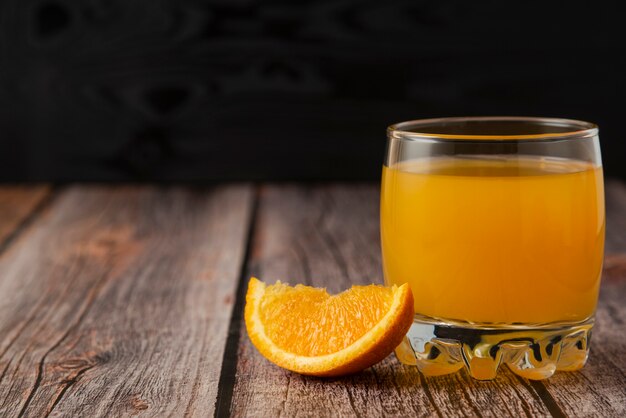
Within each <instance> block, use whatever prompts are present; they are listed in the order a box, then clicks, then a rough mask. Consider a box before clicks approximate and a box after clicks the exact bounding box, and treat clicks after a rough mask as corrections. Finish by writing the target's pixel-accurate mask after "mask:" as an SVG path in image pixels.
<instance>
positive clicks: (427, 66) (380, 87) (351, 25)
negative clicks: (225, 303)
mask: <svg viewBox="0 0 626 418" xmlns="http://www.w3.org/2000/svg"><path fill="white" fill-rule="evenodd" d="M615 6H617V2H589V1H581V0H576V1H571V2H532V1H531V2H527V1H525V2H522V1H515V2H497V1H489V2H467V1H465V2H463V1H459V2H453V1H449V0H445V1H434V0H431V1H423V0H418V1H414V0H411V1H383V2H381V1H379V0H372V1H360V0H327V1H325V0H309V1H298V2H294V1H278V0H272V1H258V0H221V1H192V0H186V1H174V0H172V1H164V0H160V1H157V0H132V1H131V0H80V1H79V0H76V1H71V0H36V1H33V0H3V1H0V146H1V148H0V181H41V180H46V181H55V182H63V181H77V180H83V181H128V180H132V181H148V180H150V181H152V180H155V181H161V180H162V181H199V182H205V181H213V180H237V179H252V180H284V179H292V180H308V179H311V180H324V179H377V178H378V176H379V172H380V164H381V162H382V158H383V155H382V154H383V151H384V135H385V127H386V126H387V125H388V124H390V123H393V122H397V121H400V120H406V119H414V118H421V117H429V116H452V115H478V114H498V115H540V116H556V117H571V118H580V119H586V120H590V121H593V122H596V123H598V124H599V125H600V126H601V141H602V150H603V157H604V161H605V167H606V171H607V174H608V175H609V176H621V177H626V165H624V164H623V163H622V160H623V159H624V157H625V156H626V148H625V145H624V144H625V143H626V138H625V137H624V136H623V135H621V131H622V127H621V126H620V125H621V124H622V119H623V116H622V112H623V111H622V107H623V106H622V103H621V100H623V98H624V95H623V92H624V84H623V81H622V77H623V74H624V73H625V72H624V69H625V67H626V66H625V65H624V56H625V54H624V48H623V46H622V43H621V42H620V41H619V39H621V32H623V22H622V19H623V17H622V15H621V14H620V13H618V12H617V10H615V8H614V7H615Z"/></svg>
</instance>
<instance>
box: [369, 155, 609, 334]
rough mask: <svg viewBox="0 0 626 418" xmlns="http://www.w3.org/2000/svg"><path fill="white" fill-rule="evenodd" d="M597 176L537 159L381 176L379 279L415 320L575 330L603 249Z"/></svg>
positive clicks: (436, 164)
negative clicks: (403, 292)
mask: <svg viewBox="0 0 626 418" xmlns="http://www.w3.org/2000/svg"><path fill="white" fill-rule="evenodd" d="M604 228H605V217H604V189H603V182H602V170H601V168H598V167H595V166H593V165H591V164H589V163H584V162H580V161H573V160H565V159H546V158H540V157H516V158H510V159H505V158H488V157H484V158H482V159H480V158H431V159H416V160H410V161H404V162H401V163H398V164H395V165H393V166H391V167H383V179H382V196H381V236H382V248H383V261H384V273H385V281H386V282H387V284H401V283H405V282H408V283H409V284H410V286H411V288H412V289H413V294H414V299H415V311H416V313H419V314H422V315H427V316H430V317H433V318H441V319H456V320H463V321H469V322H477V323H485V322H487V323H507V324H511V323H524V324H538V323H549V322H559V321H581V320H584V319H586V318H588V317H589V316H591V315H592V314H593V312H594V310H595V307H596V303H597V298H598V289H599V283H600V275H601V270H602V259H603V251H604Z"/></svg>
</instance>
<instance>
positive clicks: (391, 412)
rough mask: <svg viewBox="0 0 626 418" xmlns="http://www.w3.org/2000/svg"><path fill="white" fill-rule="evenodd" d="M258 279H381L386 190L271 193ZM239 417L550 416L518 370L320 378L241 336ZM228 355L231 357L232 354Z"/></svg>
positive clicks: (256, 263)
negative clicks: (283, 365)
mask: <svg viewBox="0 0 626 418" xmlns="http://www.w3.org/2000/svg"><path fill="white" fill-rule="evenodd" d="M252 248H253V251H252V257H251V259H250V260H249V263H248V272H249V274H253V275H257V276H258V277H260V278H261V279H263V280H265V281H268V282H273V281H275V280H278V279H280V280H287V281H291V282H292V283H308V284H311V285H315V286H325V287H327V288H328V289H329V291H332V292H337V291H340V290H342V289H345V288H348V287H350V286H351V285H352V284H355V283H371V282H381V278H382V274H381V259H380V248H379V229H378V188H377V187H376V186H359V185H343V186H342V185H336V186H319V187H297V186H270V187H266V188H264V189H263V192H262V193H261V201H260V208H259V216H258V220H257V224H256V228H255V232H254V241H253V247H252ZM240 332H241V336H240V345H239V350H238V353H237V357H238V363H237V370H236V376H235V382H234V384H235V387H234V391H233V395H232V400H229V399H220V402H228V405H227V406H226V407H225V408H224V410H223V415H227V413H230V414H232V415H233V416H462V415H469V416H481V415H482V416H511V415H514V416H547V415H549V414H550V411H549V409H548V407H547V406H546V405H545V404H544V402H543V401H542V399H540V396H539V394H538V393H537V391H536V390H535V388H533V387H532V386H530V385H529V384H528V383H527V382H525V381H523V380H520V379H517V378H516V377H515V376H514V375H513V374H512V373H511V372H509V371H508V370H506V369H505V370H503V373H501V375H500V376H499V377H498V379H496V380H495V381H493V382H487V383H481V382H477V381H473V380H471V379H470V378H469V377H468V376H467V375H466V374H465V373H460V374H457V375H454V376H448V377H444V378H424V377H423V376H421V375H420V374H419V373H418V372H417V370H416V369H415V368H413V367H407V366H403V365H401V364H399V363H398V361H397V360H396V359H395V357H394V356H390V357H388V358H387V359H386V360H385V361H383V362H382V363H380V364H378V365H376V366H374V367H372V368H370V369H368V370H366V371H364V372H362V373H360V374H357V375H355V376H352V377H345V378H339V379H317V378H310V377H304V376H300V375H297V374H294V373H290V372H287V371H285V370H282V369H279V368H278V367H276V366H274V365H272V364H270V363H269V362H268V361H266V360H265V359H264V358H263V357H261V355H260V354H259V353H258V352H257V351H256V349H255V348H254V347H253V346H252V345H251V343H250V341H249V340H248V337H247V335H246V332H245V329H244V327H242V328H241V330H240ZM227 354H228V353H227Z"/></svg>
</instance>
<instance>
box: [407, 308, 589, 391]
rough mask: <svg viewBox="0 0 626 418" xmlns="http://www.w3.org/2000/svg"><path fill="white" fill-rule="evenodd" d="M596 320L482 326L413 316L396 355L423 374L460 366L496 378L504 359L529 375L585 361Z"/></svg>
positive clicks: (542, 374) (547, 374) (479, 376)
mask: <svg viewBox="0 0 626 418" xmlns="http://www.w3.org/2000/svg"><path fill="white" fill-rule="evenodd" d="M593 322H594V319H593V317H592V318H589V319H587V320H586V321H583V322H576V323H554V324H548V325H538V326H534V325H533V326H528V325H480V324H472V323H468V322H458V321H445V322H443V321H441V320H437V319H433V318H429V317H425V316H421V315H416V316H415V319H414V321H413V325H411V328H410V329H409V332H408V334H407V336H406V337H405V339H404V341H403V342H402V344H400V346H398V348H396V356H397V357H398V359H399V360H400V361H401V362H402V363H404V364H410V365H416V366H417V367H418V368H419V370H420V371H421V372H422V373H423V374H425V375H426V376H438V375H444V374H449V373H454V372H456V371H458V370H460V369H461V368H462V367H463V366H465V368H466V369H467V371H468V372H469V374H470V375H471V376H472V377H473V378H475V379H478V380H490V379H494V378H495V377H496V374H497V372H498V367H499V366H500V365H501V364H506V365H508V366H509V368H510V369H511V370H512V371H513V372H514V373H516V374H518V375H520V376H522V377H525V378H528V379H534V380H539V379H546V378H548V377H550V376H552V375H553V374H554V372H555V371H557V370H564V371H573V370H578V369H580V368H581V367H583V366H584V365H585V362H586V361H587V356H588V354H589V339H590V338H591V328H592V327H593Z"/></svg>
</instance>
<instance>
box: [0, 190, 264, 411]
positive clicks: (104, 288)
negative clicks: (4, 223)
mask: <svg viewBox="0 0 626 418" xmlns="http://www.w3.org/2000/svg"><path fill="white" fill-rule="evenodd" d="M252 200H253V192H252V189H251V188H250V187H248V186H245V185H236V186H230V187H218V188H215V189H210V190H204V191H202V190H188V189H181V188H155V187H120V188H117V187H94V188H91V187H74V188H71V189H69V190H67V191H65V192H63V193H62V194H61V195H60V196H59V197H58V199H56V200H55V203H54V205H53V206H52V207H51V208H50V210H48V211H47V212H46V213H45V214H44V215H43V216H42V217H41V218H40V219H38V221H37V222H36V224H35V225H33V226H34V227H33V228H32V229H33V230H32V231H31V232H30V233H29V235H28V236H27V237H21V238H20V239H18V240H17V242H16V243H15V244H14V245H13V246H11V247H10V248H9V250H8V252H7V253H5V254H4V256H3V258H2V260H0V416H7V415H18V414H20V415H25V416H47V415H49V414H51V413H52V414H53V415H58V416H129V415H135V414H139V413H145V414H147V415H151V416H166V415H168V414H174V415H177V416H182V415H184V414H187V415H192V416H206V415H210V414H212V413H213V410H214V404H215V399H216V396H217V380H218V378H219V371H220V367H221V359H222V357H223V351H224V343H225V340H226V334H227V324H228V322H229V320H230V315H231V310H232V306H233V303H234V291H235V287H236V283H237V279H238V277H239V275H240V268H241V262H242V259H243V249H244V247H245V245H244V243H245V239H246V232H247V231H246V230H247V227H248V222H249V218H250V208H251V202H252Z"/></svg>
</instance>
